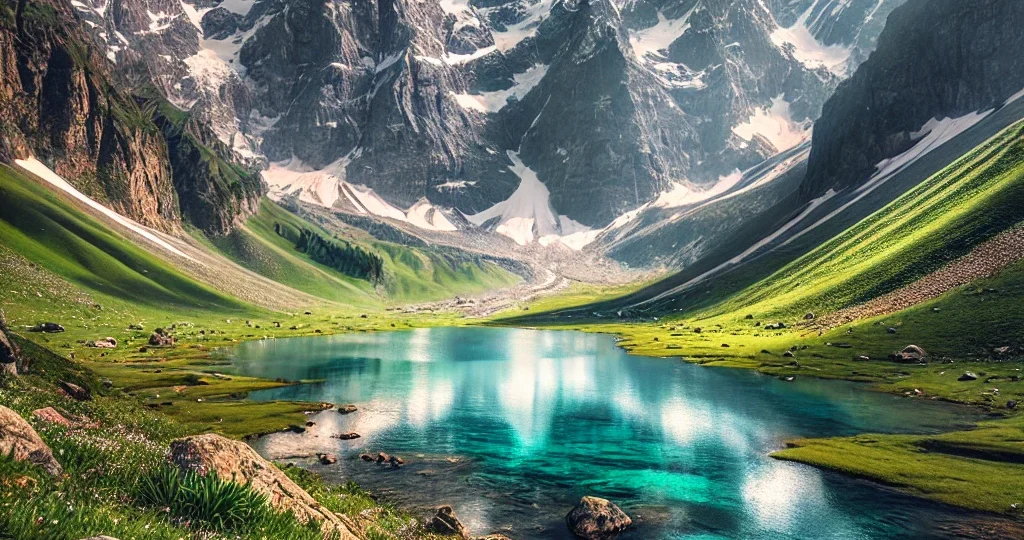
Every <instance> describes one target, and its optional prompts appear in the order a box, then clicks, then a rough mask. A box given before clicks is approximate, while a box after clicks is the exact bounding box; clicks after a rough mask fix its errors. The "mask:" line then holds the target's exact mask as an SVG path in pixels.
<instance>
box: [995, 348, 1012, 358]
mask: <svg viewBox="0 0 1024 540" xmlns="http://www.w3.org/2000/svg"><path fill="white" fill-rule="evenodd" d="M1010 351H1011V349H1010V348H1009V347H996V348H995V349H992V353H993V354H995V355H996V356H1006V355H1008V354H1010Z"/></svg>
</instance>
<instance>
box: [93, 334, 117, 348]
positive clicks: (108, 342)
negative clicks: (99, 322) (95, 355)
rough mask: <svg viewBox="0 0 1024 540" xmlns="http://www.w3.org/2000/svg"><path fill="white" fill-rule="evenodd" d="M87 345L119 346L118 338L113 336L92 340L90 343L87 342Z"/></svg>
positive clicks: (98, 346) (99, 346) (101, 346)
mask: <svg viewBox="0 0 1024 540" xmlns="http://www.w3.org/2000/svg"><path fill="white" fill-rule="evenodd" d="M86 346H87V347H97V348H100V349H115V348H117V339H115V338H112V337H105V338H102V339H97V340H95V341H90V342H89V343H87V344H86Z"/></svg>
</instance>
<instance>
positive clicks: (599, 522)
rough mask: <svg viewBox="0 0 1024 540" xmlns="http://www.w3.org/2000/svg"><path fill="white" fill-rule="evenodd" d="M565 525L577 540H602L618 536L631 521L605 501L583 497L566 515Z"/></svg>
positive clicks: (616, 507) (617, 508) (609, 502)
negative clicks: (582, 539)
mask: <svg viewBox="0 0 1024 540" xmlns="http://www.w3.org/2000/svg"><path fill="white" fill-rule="evenodd" d="M565 524H566V526H568V527H569V532H571V533H572V534H574V535H575V536H576V537H577V538H584V539H586V540H604V539H609V538H615V537H616V536H618V535H619V533H621V532H622V531H624V530H626V528H628V527H629V526H630V525H632V524H633V520H632V519H630V518H629V516H627V515H626V513H625V512H623V511H622V510H620V509H619V507H618V506H615V504H614V503H612V502H611V501H608V500H607V499H601V498H598V497H583V498H582V499H580V503H579V504H577V505H576V507H575V508H573V509H572V510H570V511H569V513H568V514H566V516H565Z"/></svg>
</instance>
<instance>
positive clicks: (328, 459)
mask: <svg viewBox="0 0 1024 540" xmlns="http://www.w3.org/2000/svg"><path fill="white" fill-rule="evenodd" d="M316 458H317V459H319V460H320V464H321V465H333V464H335V463H337V462H338V458H337V457H335V456H334V454H317V455H316Z"/></svg>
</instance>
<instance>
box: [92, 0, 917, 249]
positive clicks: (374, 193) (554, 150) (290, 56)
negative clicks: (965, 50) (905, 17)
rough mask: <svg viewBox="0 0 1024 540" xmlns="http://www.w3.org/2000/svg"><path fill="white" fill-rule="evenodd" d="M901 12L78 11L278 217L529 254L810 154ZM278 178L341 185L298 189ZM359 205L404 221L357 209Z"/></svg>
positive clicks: (794, 5)
mask: <svg viewBox="0 0 1024 540" xmlns="http://www.w3.org/2000/svg"><path fill="white" fill-rule="evenodd" d="M900 3H901V2H900V1H899V0H853V1H844V2H839V1H837V0H827V1H826V0H813V1H812V0H803V1H800V2H783V1H781V0H775V1H771V2H760V1H757V0H738V1H732V0H729V1H726V0H670V1H651V0H644V1H639V2H626V3H616V2H609V1H607V0H597V1H571V2H570V1H561V0H559V1H554V0H538V1H536V2H529V1H526V0H512V1H505V2H502V1H473V2H458V1H447V0H446V1H443V2H439V3H437V4H435V3H433V2H412V1H404V0H395V1H389V2H384V3H379V2H378V3H372V2H340V3H338V2H328V1H324V0H258V1H254V2H249V1H245V0H225V1H223V2H213V1H207V0H204V1H202V2H199V3H189V2H182V3H178V2H171V1H169V0H167V1H159V2H154V1H151V2H142V1H141V0H109V3H102V2H100V0H93V3H92V4H91V5H87V4H81V3H80V4H79V5H78V6H77V8H76V9H77V11H78V14H79V16H80V17H82V19H83V21H84V22H85V23H86V25H88V26H90V27H91V28H92V29H93V32H94V33H95V34H96V35H97V36H98V37H97V39H99V40H101V41H103V42H104V43H106V46H107V51H106V52H107V55H108V56H109V57H110V58H111V60H112V62H113V65H114V67H115V69H117V70H118V71H119V72H121V73H124V76H125V77H126V78H129V79H132V78H137V79H141V78H149V79H152V80H154V81H156V84H157V86H158V87H159V88H160V89H161V90H162V91H163V92H165V93H166V95H167V96H168V97H169V98H170V100H171V101H172V102H173V103H175V104H176V105H178V106H179V107H181V108H183V109H187V110H189V111H190V113H191V114H193V115H196V116H197V117H199V118H203V119H204V120H206V121H208V122H209V124H210V125H211V127H212V129H213V131H214V133H215V134H216V135H217V137H218V138H219V139H220V140H221V141H222V142H223V143H224V144H225V145H226V146H228V147H230V148H232V149H233V150H234V152H235V153H236V154H237V155H238V156H239V157H241V158H243V159H247V160H250V161H251V162H253V163H260V164H263V165H264V166H266V165H268V164H276V169H275V168H274V167H273V166H271V170H270V171H269V172H268V173H265V174H264V177H265V179H266V180H267V181H268V183H269V184H270V188H271V191H272V193H275V194H276V195H275V196H276V197H283V196H286V195H290V194H294V193H295V192H296V191H300V192H302V193H303V194H304V195H305V196H306V197H305V198H306V199H310V200H319V202H320V203H321V204H326V205H327V206H331V205H334V204H336V203H337V204H338V205H339V206H340V207H344V208H346V209H347V210H348V211H351V212H355V213H368V214H377V215H378V216H380V215H383V216H385V217H394V218H397V217H398V214H403V215H404V214H408V213H409V211H410V209H412V208H413V207H415V206H417V205H418V211H419V212H420V213H422V212H423V209H424V208H426V209H427V210H426V211H427V212H430V213H431V214H432V215H433V214H435V212H434V208H437V212H436V215H438V216H440V215H441V214H442V213H443V214H445V215H446V216H447V217H446V221H449V222H451V223H452V224H453V226H455V227H457V228H466V227H470V226H478V227H483V228H485V229H489V230H495V231H498V232H499V233H504V234H506V236H510V237H512V238H514V239H516V240H517V241H518V242H520V243H526V242H529V241H532V240H537V239H539V238H541V237H545V236H548V237H564V236H571V235H576V234H579V233H584V232H592V233H593V231H597V230H599V229H601V228H603V227H605V226H607V225H609V224H611V223H613V221H614V220H616V219H618V218H620V217H621V216H623V215H624V214H626V213H627V212H630V211H634V210H635V209H637V208H638V207H640V206H642V205H644V204H646V203H649V202H652V201H654V200H656V199H658V198H659V197H660V196H661V195H662V194H663V193H666V192H673V191H675V192H678V191H680V190H689V191H704V190H708V189H714V186H716V185H718V184H719V183H720V182H722V181H724V179H728V178H729V177H730V176H731V175H733V174H734V173H735V171H736V170H745V169H748V168H750V167H753V166H755V165H756V164H757V163H759V162H760V161H762V160H764V159H765V158H767V157H769V156H771V155H773V154H775V153H777V152H779V151H783V150H788V149H790V148H792V147H793V146H795V145H797V144H799V143H800V142H801V141H802V140H804V139H806V138H807V137H808V136H809V134H810V131H809V128H810V124H811V121H812V120H814V119H815V118H817V116H818V114H819V112H820V110H821V107H822V104H823V103H824V101H825V99H826V98H827V97H828V95H829V94H830V93H831V91H832V90H833V89H834V88H835V87H836V85H837V84H838V83H839V82H840V80H841V79H842V78H844V77H845V76H847V75H848V74H849V73H850V72H851V71H852V69H853V67H855V66H856V65H857V63H859V62H860V61H861V59H863V57H864V56H866V53H867V52H868V51H870V50H871V48H872V47H873V42H874V39H875V37H876V36H877V35H878V32H879V31H880V30H881V25H882V22H883V21H884V17H885V15H886V14H887V13H888V12H889V11H890V10H891V9H892V8H893V7H894V6H896V5H898V4H900ZM275 170H277V171H282V170H283V171H287V172H292V173H294V172H297V171H301V172H323V173H324V174H323V175H321V176H320V177H319V179H317V180H315V181H314V180H312V179H309V178H308V177H307V180H309V182H302V181H300V182H298V183H297V184H296V183H295V180H296V179H295V178H294V175H293V174H284V175H276V174H274V171H275ZM311 183H315V184H316V188H315V189H313V188H311V187H310V184H311ZM293 184H295V185H293ZM580 190H586V192H587V193H588V197H579V193H580ZM328 192H329V193H330V195H325V193H328ZM345 192H348V193H352V192H360V193H367V194H370V195H368V196H369V197H370V198H373V199H377V198H379V199H381V200H382V201H384V202H385V203H387V204H386V206H387V208H385V209H384V210H379V209H378V208H377V207H376V205H371V206H370V207H366V205H365V204H362V203H361V202H359V201H355V202H354V203H353V204H349V203H350V202H352V197H342V196H340V195H341V194H343V193H345ZM448 209H457V210H458V212H451V211H449V210H448ZM459 214H461V215H464V216H465V217H466V218H468V219H462V218H461V216H460V215H459ZM405 219H406V220H407V221H409V220H412V218H409V217H408V216H406V217H405ZM431 225H433V224H431ZM439 226H440V227H442V228H446V227H445V226H444V225H443V224H441V225H439ZM435 227H437V226H435ZM595 236H596V233H593V234H590V235H589V237H588V238H593V237H595ZM569 243H570V244H575V245H576V246H577V247H578V245H579V242H578V241H576V242H573V241H570V242H569Z"/></svg>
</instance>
